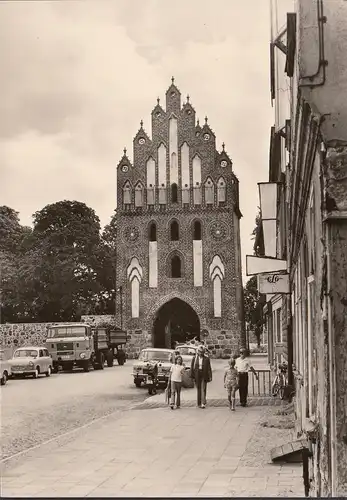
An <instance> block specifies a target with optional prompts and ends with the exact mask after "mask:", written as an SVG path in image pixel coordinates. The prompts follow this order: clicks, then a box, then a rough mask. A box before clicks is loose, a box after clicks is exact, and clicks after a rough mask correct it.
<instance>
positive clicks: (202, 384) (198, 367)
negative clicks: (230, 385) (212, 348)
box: [190, 345, 212, 408]
mask: <svg viewBox="0 0 347 500" xmlns="http://www.w3.org/2000/svg"><path fill="white" fill-rule="evenodd" d="M190 376H191V378H193V379H194V380H195V385H196V390H197V405H198V407H199V408H205V406H206V391H207V384H208V382H211V381H212V369H211V362H210V359H209V358H208V357H207V356H205V349H204V347H203V346H202V345H200V346H199V347H198V349H197V354H196V355H195V356H194V357H193V359H192V364H191V367H190Z"/></svg>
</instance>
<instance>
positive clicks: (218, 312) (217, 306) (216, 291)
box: [213, 276, 222, 318]
mask: <svg viewBox="0 0 347 500" xmlns="http://www.w3.org/2000/svg"><path fill="white" fill-rule="evenodd" d="M213 311H214V317H215V318H220V317H221V316H222V281H221V279H220V277H219V276H216V277H215V279H214V280H213Z"/></svg>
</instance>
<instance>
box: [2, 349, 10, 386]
mask: <svg viewBox="0 0 347 500" xmlns="http://www.w3.org/2000/svg"><path fill="white" fill-rule="evenodd" d="M10 376H11V367H10V363H9V361H8V360H7V359H6V354H5V351H3V350H0V383H1V385H5V384H6V382H7V380H8V379H9V377H10Z"/></svg>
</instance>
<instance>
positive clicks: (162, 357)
mask: <svg viewBox="0 0 347 500" xmlns="http://www.w3.org/2000/svg"><path fill="white" fill-rule="evenodd" d="M174 355H175V351H174V350H173V349H160V348H156V347H148V348H147V349H142V351H141V352H140V355H139V357H138V359H137V360H136V361H135V363H134V364H133V377H134V384H135V385H136V387H140V386H141V384H142V383H147V377H148V368H149V365H150V364H153V363H157V365H158V382H159V383H160V384H163V385H166V384H167V382H168V380H169V375H170V369H171V365H172V362H173V359H174Z"/></svg>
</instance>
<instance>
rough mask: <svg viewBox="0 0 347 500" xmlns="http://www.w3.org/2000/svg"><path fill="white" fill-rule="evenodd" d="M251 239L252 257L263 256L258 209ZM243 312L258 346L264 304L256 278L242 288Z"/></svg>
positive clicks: (262, 322)
mask: <svg viewBox="0 0 347 500" xmlns="http://www.w3.org/2000/svg"><path fill="white" fill-rule="evenodd" d="M251 236H252V239H254V240H255V242H254V251H253V253H254V255H257V256H260V255H263V254H264V252H263V240H262V227H261V216H260V210H259V209H258V213H257V216H256V218H255V227H254V229H253V232H252V235H251ZM243 292H244V312H245V321H246V323H247V324H248V328H249V330H250V331H251V332H252V333H253V334H254V336H255V337H256V339H257V343H258V345H260V340H261V334H262V331H263V325H264V316H263V307H264V304H265V296H264V295H263V294H259V292H258V283H257V276H252V277H251V278H250V279H249V280H248V281H247V283H246V285H245V286H244V291H243Z"/></svg>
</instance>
